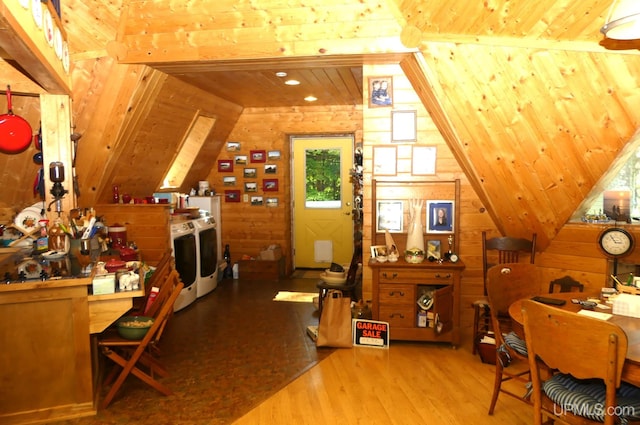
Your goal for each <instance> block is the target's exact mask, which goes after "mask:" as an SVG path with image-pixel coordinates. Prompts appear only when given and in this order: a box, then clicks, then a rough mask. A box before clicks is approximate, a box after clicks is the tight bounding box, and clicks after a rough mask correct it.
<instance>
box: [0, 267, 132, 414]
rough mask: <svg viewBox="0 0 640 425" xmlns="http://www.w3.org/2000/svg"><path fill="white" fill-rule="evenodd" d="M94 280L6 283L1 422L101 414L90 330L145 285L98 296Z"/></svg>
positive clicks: (0, 310)
mask: <svg viewBox="0 0 640 425" xmlns="http://www.w3.org/2000/svg"><path fill="white" fill-rule="evenodd" d="M90 285H91V277H84V278H73V279H60V280H48V281H44V282H42V281H34V282H25V283H12V284H8V285H7V284H1V285H0V323H1V324H2V325H1V326H0V347H2V349H1V350H0V364H1V365H2V367H1V368H0V382H2V385H0V423H2V424H7V425H8V424H11V425H15V424H23V423H31V422H37V421H41V422H45V421H57V420H62V419H70V418H77V417H83V416H91V415H95V414H96V408H95V407H94V406H95V405H94V384H95V382H94V380H93V373H94V372H93V370H92V353H91V338H90V333H98V332H101V331H102V330H103V329H104V328H106V327H107V326H109V325H110V324H111V323H113V322H114V321H115V320H116V319H117V318H118V317H120V316H121V315H122V314H124V313H125V312H126V311H127V310H128V309H129V308H131V306H132V304H133V298H134V297H137V296H142V295H144V288H143V287H142V286H141V287H142V289H141V290H139V291H128V292H123V293H115V294H109V295H96V296H94V295H88V294H89V287H90Z"/></svg>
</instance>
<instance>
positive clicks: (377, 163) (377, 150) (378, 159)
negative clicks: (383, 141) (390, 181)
mask: <svg viewBox="0 0 640 425" xmlns="http://www.w3.org/2000/svg"><path fill="white" fill-rule="evenodd" d="M397 155H398V149H397V147H396V146H374V147H373V174H374V175H376V176H395V175H396V173H397V172H396V156H397Z"/></svg>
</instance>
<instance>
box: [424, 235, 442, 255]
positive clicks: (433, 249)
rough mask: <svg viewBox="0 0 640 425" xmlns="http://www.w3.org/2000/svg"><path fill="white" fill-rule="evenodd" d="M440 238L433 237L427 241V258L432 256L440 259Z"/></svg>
mask: <svg viewBox="0 0 640 425" xmlns="http://www.w3.org/2000/svg"><path fill="white" fill-rule="evenodd" d="M440 255H441V254H440V240H439V239H433V240H428V241H427V258H429V257H433V258H435V259H436V260H439V259H440Z"/></svg>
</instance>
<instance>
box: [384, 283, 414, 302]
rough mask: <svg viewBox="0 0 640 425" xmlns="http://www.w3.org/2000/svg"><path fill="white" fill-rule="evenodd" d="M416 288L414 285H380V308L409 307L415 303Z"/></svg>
mask: <svg viewBox="0 0 640 425" xmlns="http://www.w3.org/2000/svg"><path fill="white" fill-rule="evenodd" d="M415 291H416V287H415V286H414V285H403V284H396V285H390V284H382V285H380V294H379V295H378V299H379V300H380V306H381V307H382V306H385V305H389V304H394V305H406V306H411V305H412V304H413V303H414V302H416V292H415Z"/></svg>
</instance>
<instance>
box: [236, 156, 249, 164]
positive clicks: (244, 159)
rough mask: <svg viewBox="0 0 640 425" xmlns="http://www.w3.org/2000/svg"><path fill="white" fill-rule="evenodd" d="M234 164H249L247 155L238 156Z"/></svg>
mask: <svg viewBox="0 0 640 425" xmlns="http://www.w3.org/2000/svg"><path fill="white" fill-rule="evenodd" d="M234 162H235V163H236V164H237V165H244V164H246V163H247V155H236V156H235V158H234Z"/></svg>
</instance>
